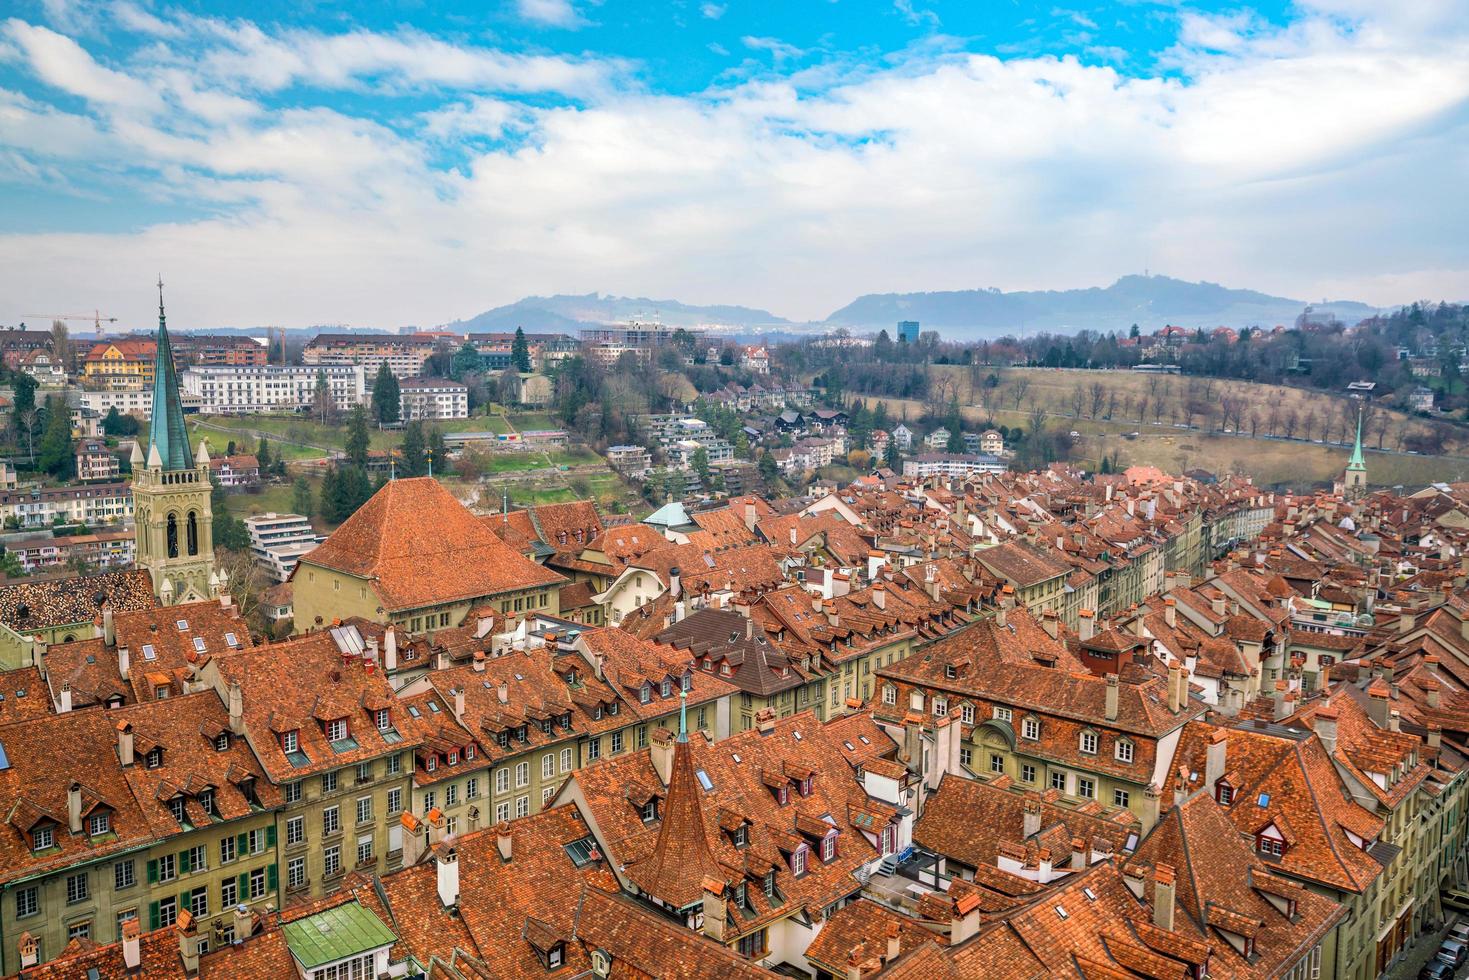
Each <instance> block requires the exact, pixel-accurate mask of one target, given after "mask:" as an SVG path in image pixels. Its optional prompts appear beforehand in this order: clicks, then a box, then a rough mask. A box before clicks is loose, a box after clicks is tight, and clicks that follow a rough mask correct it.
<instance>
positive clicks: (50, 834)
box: [31, 827, 56, 851]
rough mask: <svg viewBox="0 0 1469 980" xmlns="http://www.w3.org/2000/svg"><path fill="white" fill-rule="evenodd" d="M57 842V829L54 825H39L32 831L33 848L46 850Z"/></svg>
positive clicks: (34, 849)
mask: <svg viewBox="0 0 1469 980" xmlns="http://www.w3.org/2000/svg"><path fill="white" fill-rule="evenodd" d="M55 843H56V829H55V828H54V827H37V828H36V829H34V830H32V831H31V850H33V851H44V850H45V849H46V848H48V847H52V846H53V845H55Z"/></svg>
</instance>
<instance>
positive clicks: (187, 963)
mask: <svg viewBox="0 0 1469 980" xmlns="http://www.w3.org/2000/svg"><path fill="white" fill-rule="evenodd" d="M173 927H174V931H176V932H177V933H178V934H179V959H181V960H183V965H184V976H187V977H197V976H198V975H199V940H200V938H202V937H200V935H199V930H198V929H196V928H194V914H193V913H192V912H190V911H189V910H188V909H184V910H183V911H182V912H180V913H179V917H178V921H177V922H175V923H174V926H173Z"/></svg>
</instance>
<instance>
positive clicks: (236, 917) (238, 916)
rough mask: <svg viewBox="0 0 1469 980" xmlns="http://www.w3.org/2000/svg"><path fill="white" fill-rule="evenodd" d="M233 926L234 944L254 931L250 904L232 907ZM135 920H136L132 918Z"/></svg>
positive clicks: (248, 936) (240, 941)
mask: <svg viewBox="0 0 1469 980" xmlns="http://www.w3.org/2000/svg"><path fill="white" fill-rule="evenodd" d="M230 919H231V921H232V922H233V923H234V926H235V944H236V945H239V944H240V943H243V942H244V941H245V940H247V939H249V938H250V937H251V936H252V935H254V933H255V929H254V922H253V919H254V916H252V915H251V914H250V906H248V905H246V904H244V903H243V902H242V903H240V904H239V905H236V906H235V907H234V913H233V915H231V916H230ZM133 921H137V920H133Z"/></svg>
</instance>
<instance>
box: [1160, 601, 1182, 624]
mask: <svg viewBox="0 0 1469 980" xmlns="http://www.w3.org/2000/svg"><path fill="white" fill-rule="evenodd" d="M1177 608H1178V603H1177V602H1175V601H1174V600H1173V599H1172V598H1171V597H1170V598H1167V599H1164V600H1163V622H1165V623H1167V624H1168V628H1169V629H1173V628H1174V627H1175V625H1176V624H1177V622H1178V613H1177Z"/></svg>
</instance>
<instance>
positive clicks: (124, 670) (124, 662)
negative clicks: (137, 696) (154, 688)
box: [117, 647, 132, 680]
mask: <svg viewBox="0 0 1469 980" xmlns="http://www.w3.org/2000/svg"><path fill="white" fill-rule="evenodd" d="M131 667H132V654H131V653H129V652H128V648H127V647H118V648H117V673H118V676H120V677H121V678H122V679H123V680H127V679H128V670H129V669H131Z"/></svg>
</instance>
